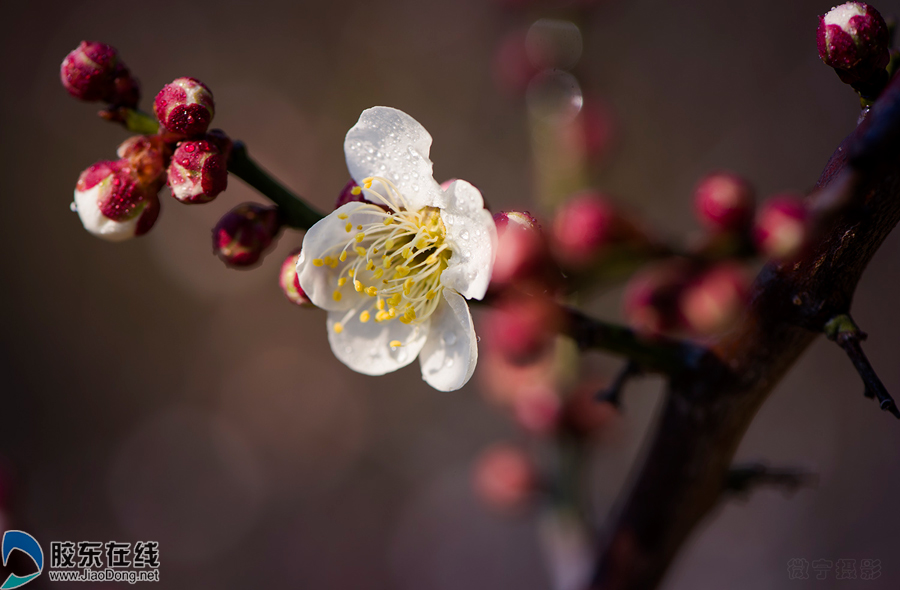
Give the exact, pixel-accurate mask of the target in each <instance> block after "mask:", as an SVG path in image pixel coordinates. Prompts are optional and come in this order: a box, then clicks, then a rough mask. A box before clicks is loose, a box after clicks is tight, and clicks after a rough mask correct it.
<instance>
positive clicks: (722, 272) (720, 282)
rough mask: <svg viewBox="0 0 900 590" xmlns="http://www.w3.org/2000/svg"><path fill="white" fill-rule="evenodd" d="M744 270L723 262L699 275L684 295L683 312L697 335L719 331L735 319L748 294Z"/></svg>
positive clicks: (722, 330)
mask: <svg viewBox="0 0 900 590" xmlns="http://www.w3.org/2000/svg"><path fill="white" fill-rule="evenodd" d="M749 290H750V289H749V283H748V280H747V276H746V273H745V272H744V269H742V268H741V267H739V266H737V265H735V264H729V263H726V264H721V265H719V266H716V267H714V268H712V269H710V270H708V271H707V272H705V273H703V274H701V275H700V276H699V277H697V278H696V279H695V280H694V281H693V282H692V283H691V284H690V285H688V286H687V288H686V289H685V290H684V292H683V293H682V294H681V315H682V317H683V318H684V321H685V324H686V326H687V328H688V330H690V331H692V332H693V333H695V334H703V335H707V334H717V333H721V332H724V331H726V330H727V329H728V328H730V327H731V326H732V325H733V324H734V322H736V321H737V320H738V319H739V318H740V316H741V313H742V312H743V310H744V307H745V306H746V304H747V297H748V296H749Z"/></svg>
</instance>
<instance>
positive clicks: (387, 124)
mask: <svg viewBox="0 0 900 590" xmlns="http://www.w3.org/2000/svg"><path fill="white" fill-rule="evenodd" d="M430 150H431V135H429V134H428V132H427V131H425V128H424V127H422V125H420V124H419V122H418V121H416V120H415V119H413V118H412V117H410V116H409V115H407V114H406V113H404V112H403V111H398V110H397V109H392V108H390V107H373V108H371V109H366V110H365V111H363V113H362V115H360V116H359V122H358V123H357V124H356V125H354V126H353V128H351V129H350V131H348V132H347V137H346V139H344V154H345V155H346V157H347V169H348V170H349V171H350V176H352V177H353V180H355V181H356V182H360V181H362V180H363V179H364V178H368V177H370V176H381V177H383V178H387V179H388V180H390V181H391V182H393V183H394V184H395V185H396V186H397V188H399V189H400V192H401V194H402V195H403V197H404V198H405V199H406V203H407V204H408V206H409V209H411V210H414V211H415V210H418V209H421V208H422V207H439V206H440V205H441V203H442V198H443V191H442V190H441V187H440V186H439V185H438V184H437V183H436V182H435V181H434V178H433V177H432V172H431V166H432V164H431V160H429V159H428V154H429V152H430ZM398 205H402V203H398Z"/></svg>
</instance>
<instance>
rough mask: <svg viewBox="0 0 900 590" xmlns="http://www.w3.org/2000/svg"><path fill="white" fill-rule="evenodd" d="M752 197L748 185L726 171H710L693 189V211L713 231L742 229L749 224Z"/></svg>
mask: <svg viewBox="0 0 900 590" xmlns="http://www.w3.org/2000/svg"><path fill="white" fill-rule="evenodd" d="M754 202H755V199H754V195H753V188H752V187H751V186H750V184H749V183H748V182H747V181H746V180H744V179H743V178H741V177H740V176H737V175H736V174H731V173H729V172H718V173H715V174H710V175H709V176H707V177H706V178H704V179H703V180H701V181H700V184H698V185H697V188H696V189H695V191H694V211H695V212H696V213H697V217H698V218H699V219H700V221H701V222H702V223H703V224H704V225H706V226H707V227H708V228H710V229H711V230H713V231H722V232H726V231H734V232H738V231H743V230H746V229H749V227H750V225H751V224H752V223H753V213H754V206H755V204H754Z"/></svg>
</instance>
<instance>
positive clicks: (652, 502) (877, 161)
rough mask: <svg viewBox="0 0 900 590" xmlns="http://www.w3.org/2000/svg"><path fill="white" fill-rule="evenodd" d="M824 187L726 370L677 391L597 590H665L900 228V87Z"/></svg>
mask: <svg viewBox="0 0 900 590" xmlns="http://www.w3.org/2000/svg"><path fill="white" fill-rule="evenodd" d="M817 188H818V189H821V190H819V191H818V192H817V193H816V194H814V195H813V196H812V197H811V199H810V205H811V206H812V207H813V209H815V210H823V209H824V210H827V211H828V215H825V216H823V218H822V224H823V225H822V227H820V231H819V239H818V240H817V241H816V243H815V244H814V246H813V247H812V248H811V249H810V250H809V251H808V252H807V253H805V254H804V255H803V256H802V257H801V258H800V260H798V261H796V262H794V263H792V264H785V265H776V264H770V265H768V266H767V267H766V268H765V269H764V270H763V271H762V273H761V274H760V276H759V277H758V279H757V282H756V284H755V287H754V293H753V298H752V303H751V305H750V308H749V309H748V311H747V313H746V315H745V317H744V319H743V320H742V322H741V324H740V326H739V327H738V328H736V329H735V330H734V331H733V332H732V333H730V334H729V335H728V336H726V337H724V338H722V339H721V341H719V342H718V343H716V345H715V346H714V347H713V348H712V351H713V354H714V355H715V356H716V357H717V359H718V360H719V367H727V370H720V371H711V372H709V373H705V372H703V371H699V372H695V373H693V375H689V376H685V377H683V378H681V379H678V380H674V381H673V382H672V384H671V386H670V389H669V396H668V400H667V402H666V404H665V407H664V408H663V410H662V415H661V417H660V419H659V422H658V424H657V429H656V434H655V437H654V439H653V440H652V442H651V444H650V447H649V449H648V452H647V455H646V459H645V463H644V465H643V467H642V468H641V470H640V472H639V473H638V475H637V477H636V480H635V482H634V484H633V487H632V488H631V491H630V493H629V494H628V495H627V497H626V498H625V501H624V503H623V505H622V506H621V509H620V510H619V511H618V513H617V515H616V516H615V517H614V518H613V520H612V521H611V524H610V527H609V529H608V531H607V538H606V539H605V542H603V543H601V552H600V554H599V555H598V563H597V569H596V573H595V576H594V578H593V582H592V588H594V589H598V590H599V589H605V590H609V589H616V590H626V589H627V590H647V589H651V588H655V587H656V586H657V584H658V583H659V582H660V580H661V579H662V577H663V575H664V574H665V571H666V569H667V567H668V566H669V564H670V562H671V561H672V559H673V558H674V556H675V555H676V552H677V551H678V549H679V548H680V547H681V545H682V544H683V543H684V542H685V540H686V539H687V538H688V537H689V535H690V534H691V532H692V531H693V529H694V527H695V526H696V525H697V523H698V522H699V521H700V520H701V519H703V518H704V517H705V516H706V515H707V514H708V513H709V511H710V510H711V509H712V508H713V507H714V506H715V505H716V503H717V501H718V499H719V497H720V495H721V493H722V482H723V481H724V479H725V477H726V474H727V472H728V469H729V467H730V465H731V462H732V457H733V455H734V452H735V450H736V449H737V447H738V444H739V443H740V441H741V438H742V437H743V435H744V432H745V431H746V430H747V428H748V427H749V425H750V422H751V421H752V420H753V417H754V415H755V414H756V411H757V410H758V409H759V407H760V406H761V405H762V403H763V402H764V401H765V399H766V397H767V396H768V395H769V393H770V392H771V390H772V389H773V388H774V387H775V385H776V384H777V383H778V382H779V380H780V379H781V378H782V377H783V375H784V374H785V373H786V372H787V370H788V369H789V368H790V367H791V365H793V363H794V362H795V361H796V360H797V358H798V357H799V356H800V355H801V354H802V353H803V351H804V350H806V348H807V347H808V346H809V345H810V344H811V343H812V342H813V340H814V339H815V337H816V336H817V335H818V334H819V333H821V332H822V331H823V329H824V327H825V324H826V323H827V322H828V320H830V319H831V318H834V317H835V316H837V315H840V314H845V313H848V312H849V309H850V303H851V300H852V298H853V293H854V290H855V289H856V285H857V283H858V282H859V279H860V277H861V275H862V273H863V271H864V269H865V268H866V265H867V264H868V263H869V261H870V260H871V259H872V256H873V255H874V254H875V252H876V251H877V249H878V247H879V246H880V245H881V244H882V242H883V241H884V239H885V238H886V237H887V236H888V234H889V233H890V231H891V230H892V229H893V228H894V226H895V225H896V224H897V222H898V219H900V79H895V80H894V81H892V82H891V84H890V85H889V86H888V88H887V89H886V90H885V92H884V94H883V95H882V96H881V98H879V100H878V101H877V102H876V103H875V105H874V106H873V107H872V109H871V111H870V112H869V114H868V116H867V117H866V119H865V120H864V121H863V122H862V123H861V124H860V126H859V127H858V128H857V129H856V130H855V131H854V132H853V133H852V134H851V135H850V137H848V138H847V139H846V140H845V141H844V143H843V144H842V145H841V146H840V147H839V148H838V150H837V151H836V152H835V154H834V155H833V156H832V158H831V160H830V161H829V163H828V165H827V167H826V169H825V172H824V173H823V174H822V177H821V178H820V180H819V182H818V184H817ZM829 189H830V190H829ZM835 192H837V193H839V194H835Z"/></svg>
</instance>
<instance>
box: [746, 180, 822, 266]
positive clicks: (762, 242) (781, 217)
mask: <svg viewBox="0 0 900 590" xmlns="http://www.w3.org/2000/svg"><path fill="white" fill-rule="evenodd" d="M808 218H809V213H808V211H807V210H806V206H805V205H804V204H803V199H801V198H800V197H797V196H794V195H779V196H776V197H772V198H771V199H769V200H768V201H767V202H766V203H765V204H764V205H763V206H762V208H761V209H760V211H759V215H758V216H757V218H756V232H755V236H754V237H755V239H756V245H757V247H758V248H759V250H760V252H762V253H763V254H765V255H766V256H768V257H770V258H777V259H781V260H784V259H788V258H791V257H793V256H795V255H797V254H798V253H799V252H800V250H801V249H802V248H803V246H804V245H805V244H806V241H807V238H808V234H809V228H808V227H807V219H808Z"/></svg>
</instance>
